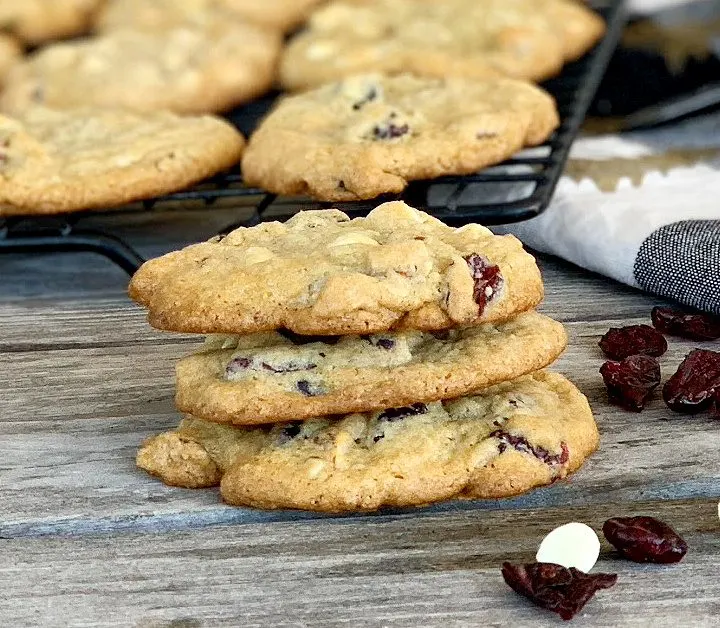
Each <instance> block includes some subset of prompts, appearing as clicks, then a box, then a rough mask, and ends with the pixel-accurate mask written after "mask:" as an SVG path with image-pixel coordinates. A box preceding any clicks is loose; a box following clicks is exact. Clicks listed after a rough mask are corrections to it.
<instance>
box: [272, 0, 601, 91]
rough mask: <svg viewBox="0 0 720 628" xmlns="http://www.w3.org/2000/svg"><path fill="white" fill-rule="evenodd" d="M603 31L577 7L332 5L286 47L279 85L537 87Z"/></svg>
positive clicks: (546, 0)
mask: <svg viewBox="0 0 720 628" xmlns="http://www.w3.org/2000/svg"><path fill="white" fill-rule="evenodd" d="M604 31H605V24H604V22H603V20H602V19H601V18H600V17H599V16H598V15H597V14H596V13H594V12H593V11H591V10H590V9H588V8H586V7H584V6H582V5H581V4H580V3H577V2H575V1H574V0H483V1H482V2H479V1H478V0H443V1H442V2H438V1H437V0H335V1H334V2H331V3H329V4H328V5H327V6H325V7H322V8H320V9H319V10H318V11H316V12H315V13H313V15H312V17H311V18H310V20H309V23H308V28H307V29H306V30H304V31H302V32H301V33H300V34H299V35H298V36H297V37H295V38H294V39H293V40H292V41H291V42H290V43H289V45H288V46H287V49H286V51H285V53H284V56H283V60H282V64H281V72H280V74H281V81H282V84H283V86H284V87H285V88H287V89H290V90H296V89H306V88H309V87H315V86H318V85H321V84H323V83H327V82H330V81H335V80H337V79H340V78H343V77H346V76H349V75H352V74H358V73H363V72H382V73H385V74H399V73H403V72H410V73H413V74H417V75H419V76H430V77H448V76H457V77H464V78H475V79H477V78H480V79H485V78H488V77H497V76H512V77H515V78H523V79H530V80H535V81H540V80H543V79H546V78H548V77H550V76H553V75H555V74H557V73H558V72H559V71H560V70H561V69H562V67H563V65H564V64H565V63H566V62H567V61H570V60H572V59H576V58H577V57H580V56H581V55H582V54H583V53H584V52H586V51H587V50H589V49H590V48H591V47H592V46H593V44H594V43H595V42H596V41H597V40H598V39H599V38H600V37H601V36H602V34H603V33H604Z"/></svg>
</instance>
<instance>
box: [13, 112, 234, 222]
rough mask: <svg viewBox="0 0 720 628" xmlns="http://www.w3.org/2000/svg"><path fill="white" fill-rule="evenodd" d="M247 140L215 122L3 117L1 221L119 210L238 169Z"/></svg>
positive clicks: (157, 116) (125, 115) (114, 115)
mask: <svg viewBox="0 0 720 628" xmlns="http://www.w3.org/2000/svg"><path fill="white" fill-rule="evenodd" d="M243 146H244V140H243V137H242V136H241V135H240V133H238V132H237V131H236V130H235V128H233V127H232V126H231V125H229V124H228V123H227V122H225V121H224V120H220V119H219V118H214V117H211V116H203V117H184V118H181V117H179V116H176V115H174V114H172V113H167V112H166V113H147V114H135V113H131V112H128V111H119V110H100V109H79V110H75V111H62V112H59V111H52V110H49V109H46V108H42V107H39V108H36V107H34V108H31V109H28V110H27V111H26V112H25V113H24V114H23V115H22V116H21V117H19V118H9V117H6V116H0V175H1V176H2V186H0V216H2V215H10V214H54V213H60V212H69V211H77V210H82V209H91V208H104V207H113V206H117V205H121V204H123V203H127V202H130V201H135V200H139V199H143V198H149V197H153V196H157V195H160V194H165V193H169V192H174V191H177V190H181V189H183V188H185V187H187V186H189V185H191V184H193V183H196V182H197V181H200V180H202V179H205V178H207V177H209V176H211V175H213V174H216V173H218V172H220V171H223V170H226V169H228V168H230V167H231V166H233V165H234V164H236V163H238V161H239V159H240V156H241V155H242V150H243Z"/></svg>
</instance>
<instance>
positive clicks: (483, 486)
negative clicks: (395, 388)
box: [137, 371, 598, 512]
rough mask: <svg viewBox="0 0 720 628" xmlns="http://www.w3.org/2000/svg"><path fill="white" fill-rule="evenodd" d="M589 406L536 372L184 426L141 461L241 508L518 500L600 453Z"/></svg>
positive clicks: (152, 445) (167, 478)
mask: <svg viewBox="0 0 720 628" xmlns="http://www.w3.org/2000/svg"><path fill="white" fill-rule="evenodd" d="M597 445H598V431H597V427H596V425H595V421H594V420H593V416H592V413H591V411H590V407H589V405H588V403H587V400H586V399H585V397H584V396H583V395H582V394H581V393H580V392H579V391H578V390H577V388H575V386H573V385H572V384H571V383H570V382H569V381H567V380H566V379H565V378H563V377H562V376H560V375H557V374H554V373H546V372H542V371H541V372H538V373H535V374H533V375H529V376H526V377H523V378H520V379H517V380H515V381H512V382H506V383H504V384H500V385H498V386H494V387H492V388H488V389H486V390H484V391H483V392H482V393H479V394H477V395H474V396H470V397H461V398H459V399H455V400H452V401H446V402H442V403H441V402H434V403H427V404H424V403H413V404H410V405H408V406H406V407H403V408H394V409H390V410H383V411H379V412H373V413H368V414H351V415H346V416H342V417H335V418H332V419H312V420H309V421H305V422H291V423H284V424H278V425H275V426H264V427H257V428H246V429H242V428H237V427H229V426H224V425H218V424H216V423H211V422H207V421H203V420H200V419H197V418H187V419H185V420H184V421H183V422H182V424H181V425H180V427H179V429H177V430H176V431H173V432H167V433H164V434H160V435H159V436H156V437H154V438H152V439H150V440H148V441H147V442H146V443H145V444H144V445H143V446H142V448H141V449H140V451H139V453H138V455H137V464H138V466H140V467H141V468H142V469H145V470H146V471H148V472H149V473H151V474H152V475H155V476H158V477H159V478H161V479H162V480H163V481H164V482H166V483H167V484H170V485H175V486H184V487H191V488H199V487H203V486H215V485H217V484H218V483H220V484H221V491H222V496H223V499H224V500H225V501H226V502H228V503H230V504H233V505H236V506H255V507H259V508H300V509H305V510H317V511H329V512H342V511H369V510H376V509H378V508H381V507H383V506H400V507H402V506H416V505H423V504H428V503H431V502H437V501H441V500H448V499H456V498H459V499H486V498H500V497H510V496H512V495H518V494H520V493H524V492H526V491H529V490H531V489H533V488H536V487H540V486H544V485H547V484H550V483H552V482H554V481H556V480H558V479H561V478H563V477H565V476H567V475H568V474H569V473H572V472H574V471H576V470H577V469H578V468H579V467H580V466H581V465H582V464H583V462H584V461H585V459H586V458H587V457H588V456H589V455H590V454H591V453H592V452H593V451H595V449H596V448H597Z"/></svg>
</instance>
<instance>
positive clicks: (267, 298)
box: [130, 202, 543, 335]
mask: <svg viewBox="0 0 720 628" xmlns="http://www.w3.org/2000/svg"><path fill="white" fill-rule="evenodd" d="M130 296H131V297H132V298H133V299H135V300H136V301H137V302H139V303H140V304H142V305H144V306H146V307H147V308H148V310H149V321H150V324H151V325H153V326H154V327H157V328H159V329H166V330H171V331H184V332H192V333H227V334H250V333H254V332H260V331H271V330H275V329H289V330H291V331H294V332H296V333H298V334H320V335H335V334H371V333H376V332H384V331H387V330H389V329H399V328H403V329H417V330H425V331H428V330H433V331H434V330H441V329H448V328H451V327H457V326H460V325H475V324H479V323H482V322H497V321H503V320H508V319H510V318H513V317H514V316H516V315H517V314H519V313H521V312H524V311H527V310H529V309H532V308H533V307H535V306H536V305H537V304H538V303H540V301H541V300H542V297H543V284H542V278H541V276H540V271H539V270H538V268H537V265H536V263H535V259H534V258H533V257H532V256H531V255H530V254H529V253H527V252H526V251H525V250H524V249H523V247H522V244H521V243H520V242H519V241H518V240H517V239H515V238H514V237H512V236H496V235H493V233H492V232H491V231H490V230H489V229H486V228H485V227H481V226H479V225H474V224H471V225H466V226H464V227H461V228H459V229H453V228H451V227H448V226H447V225H445V224H443V223H442V222H441V221H439V220H437V219H435V218H433V217H432V216H429V215H428V214H426V213H424V212H421V211H418V210H416V209H413V208H412V207H409V206H408V205H406V204H405V203H401V202H392V203H385V204H383V205H380V206H379V207H377V208H375V209H374V210H373V211H371V212H370V213H369V215H368V216H367V217H366V218H355V219H353V220H351V219H350V218H349V217H348V216H347V215H346V214H344V213H343V212H341V211H338V210H319V211H305V212H300V213H298V214H296V215H295V216H293V217H292V218H291V219H290V220H288V221H287V222H285V223H280V222H267V223H263V224H260V225H258V226H256V227H250V228H245V227H243V228H240V229H236V230H235V231H232V232H231V233H229V234H228V235H227V236H225V237H224V238H220V237H218V238H214V239H212V240H210V241H209V242H205V243H202V244H196V245H193V246H190V247H187V248H185V249H183V250H180V251H176V252H173V253H169V254H167V255H164V256H162V257H159V258H156V259H153V260H150V261H148V262H146V263H145V264H144V265H143V266H142V267H141V268H140V270H139V271H138V272H137V273H136V274H135V276H134V277H133V279H132V281H131V283H130Z"/></svg>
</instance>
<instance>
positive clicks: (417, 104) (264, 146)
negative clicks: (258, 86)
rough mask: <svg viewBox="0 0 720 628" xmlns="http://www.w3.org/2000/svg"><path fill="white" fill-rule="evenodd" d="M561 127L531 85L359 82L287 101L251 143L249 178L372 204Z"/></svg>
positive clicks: (468, 169) (472, 167) (376, 78)
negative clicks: (382, 196) (416, 182)
mask: <svg viewBox="0 0 720 628" xmlns="http://www.w3.org/2000/svg"><path fill="white" fill-rule="evenodd" d="M558 122H559V119H558V113H557V110H556V108H555V102H554V101H553V99H552V97H550V96H549V95H548V94H546V93H545V92H544V91H542V90H541V89H539V88H537V87H535V86H533V85H531V84H529V83H526V82H524V81H517V80H513V79H503V78H501V79H488V80H484V81H476V80H468V79H463V78H449V79H435V78H416V77H413V76H411V75H408V74H405V75H401V76H396V77H386V78H383V77H382V76H380V75H361V76H356V77H353V78H349V79H346V80H345V81H342V82H340V83H333V84H330V85H325V86H323V87H320V88H318V89H316V90H313V91H310V92H305V93H302V94H299V95H297V96H291V97H289V98H285V99H283V100H282V101H281V102H280V104H279V105H278V106H277V107H276V108H275V109H274V110H273V111H272V112H271V113H270V114H269V115H268V117H267V118H265V120H263V122H262V123H261V125H260V127H259V128H258V130H257V131H256V132H255V133H254V135H253V136H252V137H251V139H250V143H249V145H248V150H247V151H246V153H245V156H244V158H243V166H242V167H243V176H244V177H245V181H246V182H247V183H248V184H249V185H251V186H260V187H262V188H264V189H266V190H268V191H269V192H273V193H276V194H286V195H309V196H312V197H314V198H316V199H319V200H323V201H354V200H359V199H370V198H375V197H377V196H379V195H380V194H384V193H396V194H397V193H400V192H402V191H403V190H404V189H405V187H406V186H407V185H408V182H409V181H412V180H416V179H433V178H436V177H440V176H443V175H453V174H455V175H461V174H468V173H472V172H477V171H478V170H479V169H481V168H483V167H485V166H490V165H493V164H497V163H500V162H502V161H504V160H505V159H507V158H508V157H510V156H512V155H513V154H514V153H516V152H517V151H519V150H521V149H522V148H524V147H526V146H534V145H537V144H540V143H542V142H544V141H545V140H546V139H547V138H548V136H549V135H550V134H551V133H552V132H553V131H554V130H555V128H556V127H557V125H558ZM278 146H282V150H278Z"/></svg>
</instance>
